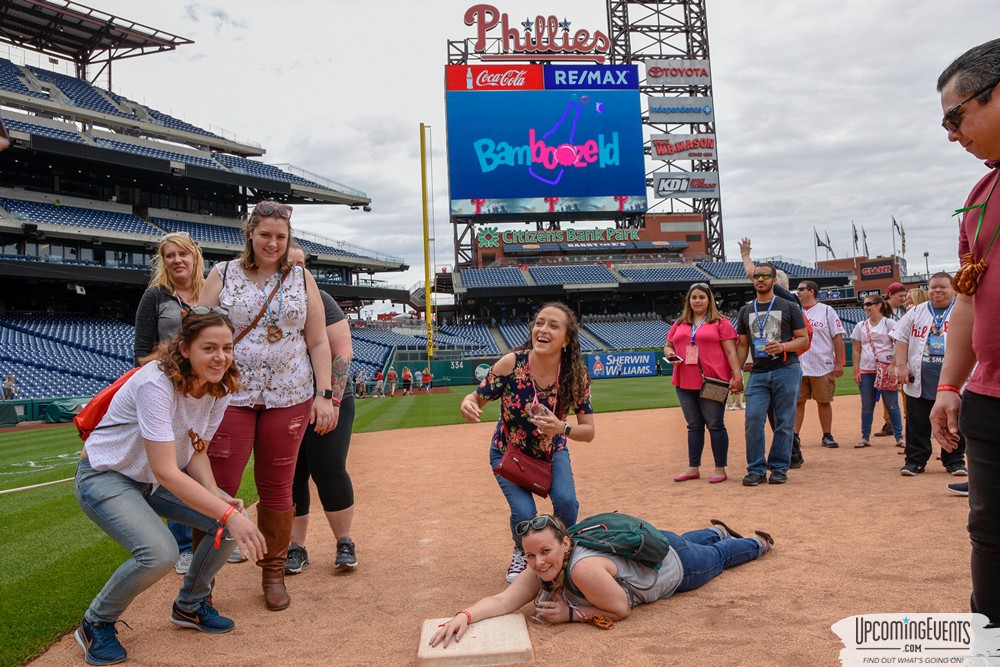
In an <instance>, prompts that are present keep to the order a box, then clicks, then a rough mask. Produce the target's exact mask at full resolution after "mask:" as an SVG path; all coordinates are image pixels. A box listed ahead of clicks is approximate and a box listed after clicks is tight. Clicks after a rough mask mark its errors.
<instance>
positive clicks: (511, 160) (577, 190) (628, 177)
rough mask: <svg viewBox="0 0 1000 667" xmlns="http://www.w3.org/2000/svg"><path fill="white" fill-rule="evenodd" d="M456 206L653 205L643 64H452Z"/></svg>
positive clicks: (548, 209) (516, 212)
mask: <svg viewBox="0 0 1000 667" xmlns="http://www.w3.org/2000/svg"><path fill="white" fill-rule="evenodd" d="M445 80H446V84H447V94H446V100H447V107H448V109H447V117H448V168H449V184H450V190H451V195H450V199H451V207H450V208H451V214H452V215H460V216H466V215H471V216H479V215H512V216H525V215H528V216H530V215H535V214H537V215H539V216H543V217H544V216H546V215H548V214H554V213H560V214H567V213H568V214H574V213H614V212H642V211H645V210H646V208H647V204H646V185H645V166H644V159H643V152H642V150H643V140H642V125H641V112H640V107H639V74H638V68H637V67H636V66H635V65H511V66H506V65H504V66H500V65H450V66H448V67H447V68H446V72H445Z"/></svg>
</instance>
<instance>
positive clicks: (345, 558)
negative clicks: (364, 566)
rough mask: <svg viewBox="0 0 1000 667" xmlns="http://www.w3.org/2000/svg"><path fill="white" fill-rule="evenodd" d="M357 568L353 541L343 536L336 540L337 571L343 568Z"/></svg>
mask: <svg viewBox="0 0 1000 667" xmlns="http://www.w3.org/2000/svg"><path fill="white" fill-rule="evenodd" d="M357 566H358V558H357V556H356V555H355V553H354V541H353V540H352V539H351V538H349V537H347V536H344V537H342V538H340V539H339V540H337V569H338V570H342V569H344V568H345V567H349V568H355V567H357Z"/></svg>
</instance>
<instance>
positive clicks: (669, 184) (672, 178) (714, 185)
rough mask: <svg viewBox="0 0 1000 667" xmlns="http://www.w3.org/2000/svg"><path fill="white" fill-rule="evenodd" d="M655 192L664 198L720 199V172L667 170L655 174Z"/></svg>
mask: <svg viewBox="0 0 1000 667" xmlns="http://www.w3.org/2000/svg"><path fill="white" fill-rule="evenodd" d="M653 192H655V193H656V196H657V197H662V198H664V199H718V198H719V172H717V171H695V172H691V173H681V172H676V171H672V172H666V173H662V174H655V175H654V178H653Z"/></svg>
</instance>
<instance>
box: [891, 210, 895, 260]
mask: <svg viewBox="0 0 1000 667" xmlns="http://www.w3.org/2000/svg"><path fill="white" fill-rule="evenodd" d="M892 221H893V222H896V217H895V216H892ZM892 256H893V257H895V256H896V225H895V224H894V225H893V226H892Z"/></svg>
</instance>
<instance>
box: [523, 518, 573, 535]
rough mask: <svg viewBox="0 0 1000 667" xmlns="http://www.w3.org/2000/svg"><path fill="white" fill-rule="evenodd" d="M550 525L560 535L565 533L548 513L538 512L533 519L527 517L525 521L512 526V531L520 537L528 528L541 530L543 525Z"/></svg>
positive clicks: (525, 533) (526, 532)
mask: <svg viewBox="0 0 1000 667" xmlns="http://www.w3.org/2000/svg"><path fill="white" fill-rule="evenodd" d="M547 525H548V526H552V527H553V528H555V529H556V530H557V531H559V534H560V535H565V534H566V533H565V532H563V529H562V528H560V527H559V524H558V523H556V522H555V520H554V519H553V518H552V517H550V516H549V515H548V514H540V515H538V516H536V517H535V518H534V519H528V520H527V521H522V522H521V523H519V524H517V525H516V526H514V532H515V533H517V536H518V537H522V536H524V535H527V534H528V531H529V530H542V529H543V528H545V526H547Z"/></svg>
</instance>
